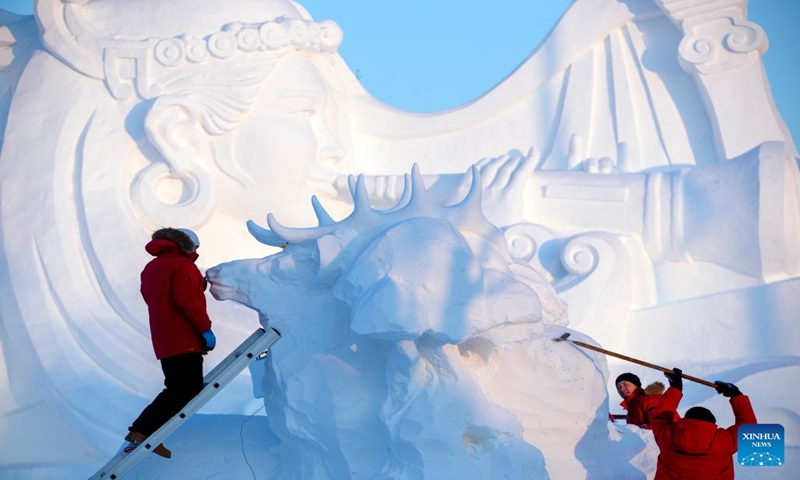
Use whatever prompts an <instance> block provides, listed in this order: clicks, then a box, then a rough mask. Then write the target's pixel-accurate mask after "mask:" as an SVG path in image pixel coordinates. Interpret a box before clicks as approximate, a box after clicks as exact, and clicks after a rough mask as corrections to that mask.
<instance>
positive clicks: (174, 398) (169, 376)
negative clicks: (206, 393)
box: [129, 353, 203, 436]
mask: <svg viewBox="0 0 800 480" xmlns="http://www.w3.org/2000/svg"><path fill="white" fill-rule="evenodd" d="M161 370H162V371H163V372H164V386H165V387H167V388H165V389H164V390H162V391H161V393H159V394H158V396H157V397H156V398H155V400H153V403H151V404H150V405H148V406H147V407H145V409H144V410H142V413H141V414H140V415H139V418H137V419H136V420H135V421H134V422H133V425H131V426H130V427H129V430H131V431H134V432H139V433H142V434H144V435H146V436H150V435H152V434H153V432H155V431H156V430H158V429H159V428H161V425H164V424H165V423H167V421H169V419H170V418H172V417H173V416H175V415H176V414H177V413H178V412H179V411H180V410H181V408H183V407H184V406H186V404H187V403H189V401H190V400H191V399H192V398H194V396H195V395H197V394H198V393H200V390H202V389H203V354H201V353H184V354H183V355H175V356H174V357H167V358H162V359H161Z"/></svg>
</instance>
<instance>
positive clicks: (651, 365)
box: [566, 338, 717, 389]
mask: <svg viewBox="0 0 800 480" xmlns="http://www.w3.org/2000/svg"><path fill="white" fill-rule="evenodd" d="M566 341H568V342H572V343H574V344H575V345H580V346H581V347H583V348H588V349H589V350H594V351H595V352H600V353H605V354H606V355H611V356H612V357H617V358H621V359H622V360H627V361H628V362H631V363H636V364H639V365H642V366H644V367H649V368H652V369H654V370H658V371H660V372H664V373H672V374H674V373H675V372H674V371H673V370H672V369H671V368H664V367H661V366H659V365H655V364H652V363H647V362H644V361H642V360H638V359H636V358H632V357H628V356H627V355H621V354H619V353H614V352H612V351H609V350H604V349H602V348H600V347H595V346H594V345H590V344H588V343H584V342H580V341H578V340H570V339H568V338H567V339H566ZM681 378H685V379H686V380H691V381H693V382H697V383H699V384H701V385H705V386H708V387H711V388H714V389H716V388H717V386H716V385H715V384H714V383H712V382H709V381H708V380H703V379H702V378H697V377H693V376H691V375H686V374H685V373H681Z"/></svg>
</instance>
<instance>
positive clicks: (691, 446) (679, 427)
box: [672, 418, 717, 455]
mask: <svg viewBox="0 0 800 480" xmlns="http://www.w3.org/2000/svg"><path fill="white" fill-rule="evenodd" d="M716 433H717V426H716V425H715V424H713V423H711V422H706V421H704V420H697V419H694V418H682V419H680V420H678V423H676V424H675V430H674V432H673V434H672V445H673V446H674V447H675V448H676V449H677V450H678V451H680V452H684V453H688V454H690V455H700V454H704V453H706V452H708V450H709V449H710V448H711V444H712V443H713V441H714V435H715V434H716Z"/></svg>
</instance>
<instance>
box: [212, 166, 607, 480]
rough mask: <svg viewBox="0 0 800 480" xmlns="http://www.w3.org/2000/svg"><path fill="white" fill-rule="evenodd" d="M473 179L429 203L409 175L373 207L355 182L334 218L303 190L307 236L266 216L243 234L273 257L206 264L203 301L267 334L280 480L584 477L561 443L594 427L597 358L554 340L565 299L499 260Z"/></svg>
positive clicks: (571, 445) (505, 257)
mask: <svg viewBox="0 0 800 480" xmlns="http://www.w3.org/2000/svg"><path fill="white" fill-rule="evenodd" d="M476 172H477V171H476ZM475 178H476V179H475V181H474V184H473V188H472V190H471V191H470V193H469V194H468V195H467V197H466V198H465V199H464V200H463V202H461V203H459V204H457V205H455V206H452V207H441V206H439V205H436V204H435V203H433V202H432V201H431V198H430V197H429V196H428V195H427V194H428V192H427V191H426V189H425V186H424V184H423V180H422V177H421V176H420V174H419V171H418V170H417V169H416V168H415V169H414V170H413V171H412V175H411V179H410V181H409V179H408V176H406V182H405V184H406V190H405V192H406V193H405V194H404V195H403V197H402V198H401V200H400V202H399V203H398V205H396V206H394V207H392V208H390V209H388V210H382V211H379V210H374V209H373V208H372V207H371V206H370V204H369V200H368V198H367V194H366V187H365V184H364V178H363V177H362V176H360V177H359V178H358V181H357V182H356V183H355V187H354V193H353V201H354V204H355V208H354V210H353V213H352V214H351V215H350V216H349V217H347V218H345V219H344V220H342V221H340V222H334V221H333V220H332V219H331V217H330V216H329V215H328V214H327V213H326V212H325V210H324V209H322V207H321V205H320V203H319V202H318V201H317V200H316V198H315V199H314V209H315V211H316V213H317V216H318V217H319V226H318V227H316V228H306V229H295V228H287V227H284V226H283V225H281V224H280V223H278V221H277V220H276V219H275V217H273V216H272V215H271V214H270V215H269V216H268V218H267V222H268V224H269V230H267V229H264V228H262V227H259V226H258V225H256V224H255V223H252V222H251V223H250V230H251V232H252V234H253V235H254V236H255V237H256V238H257V239H258V240H259V241H261V242H263V243H265V244H268V245H273V246H277V245H285V250H283V251H282V252H280V253H277V254H274V255H272V256H269V257H266V258H263V259H253V260H237V261H233V262H230V263H225V264H222V265H220V266H217V267H214V268H212V269H209V270H208V278H209V281H210V283H211V292H212V294H213V295H214V296H215V297H216V298H218V299H230V300H235V301H237V302H241V303H243V304H245V305H247V306H250V307H251V308H254V309H256V310H258V311H259V313H260V318H261V321H262V324H263V325H265V326H271V327H273V328H276V329H278V330H279V331H280V332H282V335H283V340H282V341H281V342H280V343H279V344H276V346H275V347H274V348H273V349H272V350H271V357H270V363H269V372H268V373H267V375H266V376H265V380H264V381H265V383H266V386H265V390H266V392H267V393H266V400H265V401H266V406H267V419H268V421H269V423H270V426H271V427H272V429H273V431H274V432H275V433H276V434H277V435H278V437H279V438H280V439H281V444H280V447H279V449H280V455H281V464H282V465H283V468H284V469H285V470H284V472H283V473H282V475H281V478H298V479H299V478H303V479H312V478H315V479H316V478H319V479H324V478H364V479H367V478H369V479H372V478H449V477H453V476H455V477H458V478H464V479H468V478H476V479H477V478H499V477H503V478H505V477H508V478H546V476H547V472H548V471H549V473H550V475H553V476H554V478H577V477H582V476H584V475H585V474H586V471H585V468H587V465H582V464H581V463H580V462H578V461H576V460H575V459H574V458H573V456H574V450H575V448H576V445H577V444H578V442H579V441H580V440H581V439H582V438H584V437H585V436H593V435H595V434H597V433H598V432H599V434H600V435H601V437H600V438H601V439H602V438H603V437H602V435H603V434H604V435H605V437H606V439H607V437H608V432H607V427H606V424H607V420H606V416H607V409H606V408H605V407H603V404H604V402H605V401H606V398H607V397H606V392H605V381H604V379H603V372H604V370H603V369H604V364H605V361H604V360H603V359H592V357H591V356H587V355H585V354H584V353H583V352H580V351H579V350H577V349H574V348H570V347H567V348H561V347H564V345H561V344H556V343H554V342H553V341H552V338H553V336H554V334H555V332H561V331H563V330H564V327H562V325H563V324H564V323H566V317H565V307H566V306H565V305H564V304H563V302H562V301H561V300H560V299H559V298H558V296H557V295H556V293H555V291H554V290H553V288H552V287H551V286H550V285H549V284H548V283H547V282H546V281H544V279H543V278H542V277H541V276H540V275H539V274H538V273H537V272H536V271H534V270H533V269H532V268H530V267H529V266H527V265H524V264H522V263H517V262H514V261H513V260H512V258H511V256H510V255H509V253H508V249H507V246H506V242H505V240H504V238H503V235H502V233H501V232H500V230H499V229H497V228H496V227H495V226H494V225H492V224H491V223H489V222H488V221H487V220H486V219H485V218H484V217H483V214H482V211H481V188H480V176H479V175H478V174H477V173H476V174H475ZM556 335H557V334H556ZM509 392H513V394H510V393H509ZM559 392H564V393H565V395H563V396H562V395H559ZM533 405H536V406H537V407H536V409H535V410H536V411H533V410H531V408H532V406H533ZM598 418H599V419H600V421H599V422H595V421H596V420H597V419H598ZM565 419H569V420H568V421H564V420H565ZM592 431H594V433H592ZM556 432H558V434H556ZM601 441H602V440H601ZM606 441H607V440H606ZM565 442H566V443H565ZM542 454H544V458H543V456H542ZM545 459H546V463H547V465H546V466H545ZM582 460H584V461H587V463H591V462H589V460H588V459H582ZM603 461H609V462H617V461H619V460H618V459H617V458H614V459H611V458H607V459H605V460H603ZM600 463H602V461H601V462H600ZM284 475H285V477H284Z"/></svg>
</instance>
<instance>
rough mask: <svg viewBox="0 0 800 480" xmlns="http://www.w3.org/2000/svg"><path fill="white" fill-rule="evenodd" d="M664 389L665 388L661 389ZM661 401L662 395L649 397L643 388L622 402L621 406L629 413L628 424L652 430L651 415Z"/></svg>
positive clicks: (639, 388)
mask: <svg viewBox="0 0 800 480" xmlns="http://www.w3.org/2000/svg"><path fill="white" fill-rule="evenodd" d="M661 388H662V389H663V387H661ZM659 400H661V395H648V394H646V393H644V390H642V388H641V387H638V388H637V389H636V390H634V391H633V393H632V394H630V396H629V397H628V398H626V399H625V400H623V401H622V402H620V406H621V407H622V408H624V409H625V410H627V411H628V414H627V423H628V424H629V425H636V426H637V427H642V428H650V425H649V424H650V415H651V414H652V413H653V411H654V410H655V408H656V405H658V401H659Z"/></svg>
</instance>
